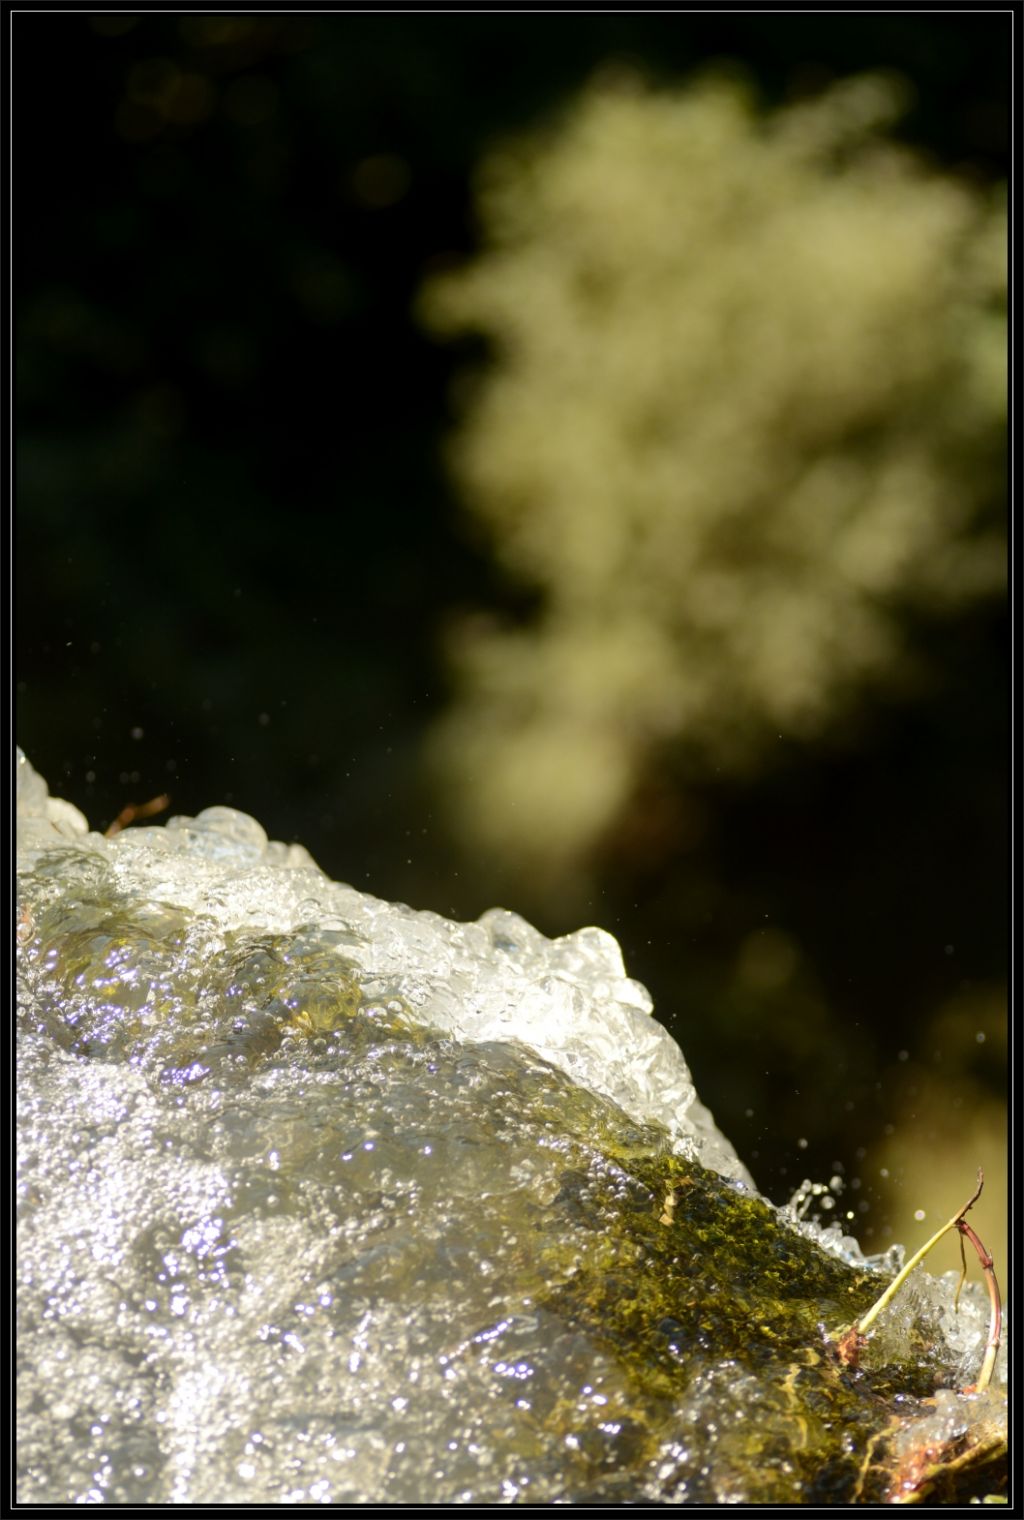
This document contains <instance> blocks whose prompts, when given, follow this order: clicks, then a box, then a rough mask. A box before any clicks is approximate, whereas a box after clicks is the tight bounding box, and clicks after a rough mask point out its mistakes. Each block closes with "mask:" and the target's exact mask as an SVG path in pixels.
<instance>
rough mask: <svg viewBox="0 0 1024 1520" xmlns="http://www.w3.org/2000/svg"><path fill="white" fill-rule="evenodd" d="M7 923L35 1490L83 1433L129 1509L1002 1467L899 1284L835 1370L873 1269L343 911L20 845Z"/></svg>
mask: <svg viewBox="0 0 1024 1520" xmlns="http://www.w3.org/2000/svg"><path fill="white" fill-rule="evenodd" d="M18 939H19V970H20V994H21V995H20V999H19V1010H20V1012H19V1034H20V1036H21V1037H22V1041H23V1043H22V1046H21V1052H20V1059H21V1083H22V1090H21V1094H20V1097H21V1107H22V1114H23V1117H22V1130H23V1144H22V1157H23V1161H22V1165H23V1179H22V1191H21V1208H22V1231H23V1249H22V1252H21V1266H22V1269H23V1282H22V1287H21V1290H20V1305H21V1309H22V1313H23V1317H24V1324H25V1333H24V1336H23V1347H24V1348H25V1349H24V1355H25V1360H26V1370H25V1372H24V1378H23V1382H24V1388H25V1397H26V1400H27V1407H29V1409H30V1410H32V1409H38V1410H40V1411H42V1410H49V1411H50V1413H49V1415H48V1417H47V1419H46V1420H45V1421H42V1423H40V1421H39V1420H37V1419H36V1417H35V1416H34V1415H31V1414H30V1417H29V1418H27V1420H26V1422H25V1424H24V1427H23V1429H24V1441H23V1479H22V1491H23V1494H24V1497H25V1499H26V1500H27V1501H28V1502H52V1501H60V1502H75V1501H82V1498H83V1495H88V1494H90V1493H93V1492H94V1490H95V1484H94V1482H93V1479H92V1477H91V1476H90V1475H91V1474H93V1473H94V1472H95V1471H96V1470H97V1464H99V1463H100V1458H101V1456H103V1454H104V1453H105V1454H106V1457H107V1459H108V1461H107V1468H106V1469H105V1471H107V1472H108V1480H107V1481H106V1487H105V1488H104V1492H103V1495H102V1497H103V1499H104V1500H105V1501H109V1502H117V1503H129V1504H132V1503H145V1502H161V1501H163V1502H208V1503H210V1502H221V1503H223V1502H238V1503H246V1502H257V1501H260V1500H262V1501H270V1502H285V1501H289V1502H295V1495H297V1494H299V1493H302V1494H304V1495H306V1496H309V1495H312V1496H313V1497H316V1496H317V1495H320V1496H321V1499H322V1496H323V1495H326V1496H327V1499H328V1502H336V1503H348V1502H364V1503H365V1502H374V1501H381V1502H386V1503H410V1502H421V1501H422V1499H423V1496H424V1493H425V1492H429V1494H430V1496H431V1498H432V1500H433V1501H434V1502H438V1503H456V1502H479V1503H485V1504H486V1503H500V1502H515V1501H517V1500H518V1501H533V1502H541V1503H559V1502H561V1503H565V1502H570V1503H584V1502H592V1503H655V1504H675V1503H700V1504H720V1503H728V1502H739V1503H762V1504H795V1503H806V1504H815V1505H822V1504H851V1503H869V1504H873V1503H879V1502H883V1501H893V1500H897V1499H898V1500H900V1501H901V1502H914V1501H917V1502H922V1501H925V1502H929V1501H930V1502H940V1503H947V1502H959V1501H960V1499H962V1498H963V1497H965V1496H966V1497H971V1496H978V1497H983V1496H985V1495H987V1494H992V1493H998V1492H999V1490H1000V1486H1001V1484H1002V1483H1003V1482H1004V1477H1005V1419H1004V1417H1003V1416H1002V1413H1001V1409H1000V1406H999V1403H998V1399H997V1398H995V1397H994V1396H988V1397H987V1399H986V1400H983V1401H981V1402H980V1403H979V1404H978V1405H977V1406H975V1405H972V1404H971V1402H970V1400H969V1399H964V1398H961V1397H960V1396H959V1395H956V1394H955V1393H952V1392H949V1393H939V1392H938V1391H939V1390H943V1389H955V1388H956V1387H957V1386H958V1382H960V1381H962V1380H963V1379H962V1375H961V1374H962V1369H961V1368H959V1367H958V1365H957V1358H956V1357H955V1355H954V1354H953V1353H952V1351H951V1349H950V1347H949V1346H948V1345H947V1343H946V1342H945V1340H944V1338H943V1336H942V1334H941V1331H940V1329H939V1327H938V1325H937V1324H936V1323H935V1322H934V1316H933V1315H932V1316H931V1317H930V1316H929V1312H928V1311H927V1308H926V1307H922V1309H921V1311H920V1312H919V1313H917V1314H916V1315H912V1316H910V1317H909V1318H907V1319H905V1320H904V1321H903V1327H902V1330H901V1332H900V1334H899V1335H898V1336H894V1334H893V1333H891V1331H890V1333H888V1334H885V1333H880V1334H879V1335H878V1336H877V1338H874V1339H873V1340H872V1342H871V1343H870V1344H869V1346H868V1348H867V1350H866V1351H865V1354H864V1356H863V1358H862V1361H861V1365H860V1366H859V1367H857V1368H851V1367H848V1366H845V1365H843V1363H842V1362H841V1361H840V1360H839V1358H838V1357H837V1355H836V1354H835V1350H834V1347H833V1344H832V1342H833V1341H834V1338H835V1336H836V1334H837V1332H838V1331H839V1330H840V1329H841V1328H843V1327H845V1326H848V1325H849V1324H851V1323H852V1322H853V1321H854V1320H855V1319H856V1318H857V1317H858V1316H859V1315H861V1314H863V1312H864V1311H865V1310H866V1309H867V1308H868V1306H869V1305H870V1303H871V1302H872V1301H873V1300H874V1299H875V1298H876V1297H877V1295H878V1293H879V1291H880V1289H881V1287H882V1286H883V1283H884V1279H882V1278H880V1276H879V1274H878V1273H877V1272H875V1271H872V1270H870V1269H869V1268H868V1267H867V1266H864V1267H854V1266H850V1265H848V1264H846V1263H845V1262H843V1261H842V1260H840V1259H838V1258H837V1257H834V1256H831V1255H829V1254H826V1253H825V1252H824V1251H823V1250H822V1249H821V1248H820V1247H819V1246H818V1245H817V1244H816V1243H815V1242H814V1241H812V1240H810V1239H807V1238H805V1237H804V1236H802V1235H800V1234H799V1233H797V1232H796V1231H795V1230H794V1229H793V1228H792V1227H790V1226H789V1225H788V1224H787V1223H786V1222H784V1221H783V1220H782V1219H781V1218H780V1217H779V1215H778V1214H777V1213H776V1211H775V1210H773V1209H772V1208H771V1207H770V1206H768V1205H767V1204H766V1203H764V1202H763V1201H762V1200H761V1199H759V1198H757V1197H756V1196H754V1195H753V1194H752V1193H751V1192H750V1191H749V1190H746V1189H744V1188H743V1186H742V1185H737V1184H736V1183H733V1182H730V1181H727V1180H725V1179H724V1178H722V1177H721V1176H719V1175H718V1174H717V1173H715V1172H711V1171H709V1170H707V1169H706V1168H704V1167H702V1166H701V1165H699V1164H698V1163H697V1162H696V1161H692V1160H688V1159H686V1158H685V1157H684V1156H682V1155H680V1154H679V1153H678V1152H677V1151H675V1150H673V1149H672V1147H671V1145H670V1143H669V1140H668V1137H667V1136H666V1134H665V1133H664V1132H663V1131H662V1130H660V1129H658V1128H655V1127H650V1126H644V1125H641V1124H638V1123H636V1122H634V1121H632V1120H631V1119H630V1118H629V1117H628V1116H627V1115H626V1114H625V1113H624V1112H623V1111H622V1110H621V1109H619V1108H617V1107H616V1106H615V1105H614V1104H612V1103H611V1102H609V1101H608V1100H607V1099H605V1098H603V1097H600V1096H597V1095H595V1094H594V1093H591V1092H590V1091H588V1090H587V1089H585V1088H583V1087H581V1086H579V1085H577V1084H575V1083H573V1082H572V1081H571V1080H570V1079H569V1078H568V1077H567V1076H566V1075H564V1074H563V1073H561V1072H559V1071H556V1070H555V1069H554V1068H552V1067H551V1066H550V1065H548V1064H546V1063H545V1062H543V1061H541V1060H540V1059H539V1058H538V1057H537V1056H536V1055H535V1054H534V1053H533V1052H532V1051H530V1050H528V1049H526V1048H525V1047H523V1046H521V1045H518V1044H517V1043H516V1042H515V1041H514V1040H510V1041H508V1042H493V1041H492V1042H485V1043H476V1044H474V1043H468V1042H467V1043H462V1042H459V1041H456V1040H452V1039H442V1038H439V1037H438V1036H437V1035H436V1034H435V1033H434V1032H432V1031H431V1029H430V1027H429V1021H428V1019H427V1018H426V1017H425V1016H424V1015H423V1014H422V1013H417V1014H416V1015H415V1016H414V1014H413V1012H412V1011H411V1009H410V1006H409V1004H408V1003H406V1002H405V1001H403V998H402V995H401V988H400V987H399V986H396V985H394V984H390V985H387V986H385V985H384V984H383V983H382V982H380V981H379V980H374V978H372V977H368V976H367V975H365V974H364V973H360V972H358V971H357V970H356V968H355V966H354V964H353V961H352V959H351V958H350V957H349V956H348V955H347V953H346V937H345V934H344V932H343V931H337V932H326V931H324V930H322V929H318V928H317V927H316V926H315V925H306V926H304V927H302V928H300V929H298V930H296V931H294V932H292V933H290V934H281V933H276V934H271V933H267V932H262V931H256V930H251V929H245V928H239V929H225V928H224V927H223V925H221V926H220V927H218V926H217V925H216V924H215V923H213V922H212V921H211V920H209V919H207V918H204V916H203V914H201V913H196V912H192V911H189V910H187V909H185V908H183V907H180V906H174V905H169V904H163V903H158V902H153V901H151V900H150V901H146V902H141V903H140V902H138V901H135V900H132V898H131V896H130V894H125V893H124V892H123V891H122V890H121V889H120V887H119V884H118V883H116V882H114V881H113V880H112V879H111V878H109V877H104V875H103V873H102V871H101V872H100V873H99V874H98V875H97V872H96V870H95V869H94V867H93V866H92V865H91V864H90V863H89V862H87V863H86V870H85V873H84V876H81V877H79V878H77V879H76V878H75V876H74V872H73V870H72V869H70V868H69V863H68V860H67V859H64V861H63V864H61V865H60V868H59V870H58V869H55V868H54V867H53V862H52V861H51V864H50V868H47V865H46V861H45V859H44V861H42V862H37V864H36V868H35V869H34V870H33V871H32V872H30V873H26V874H25V876H24V877H23V880H22V902H21V916H20V919H19V930H18ZM55 1305H56V1306H57V1309H56V1310H55V1308H54V1306H55ZM58 1310H59V1312H57V1311H58ZM55 1337H57V1340H56V1341H55V1339H54V1338H55ZM55 1345H56V1346H57V1350H55V1349H54V1347H55ZM82 1346H87V1347H88V1348H89V1351H88V1355H87V1356H86V1355H85V1354H84V1353H83V1352H82V1351H81V1347H82ZM58 1352H59V1355H58ZM210 1368H215V1369H216V1371H217V1378H218V1379H219V1380H220V1381H219V1382H218V1381H216V1380H214V1382H213V1383H211V1381H210V1379H211V1374H210V1372H209V1369H210ZM54 1369H56V1371H55V1370H54ZM69 1370H70V1371H71V1372H72V1373H73V1374H74V1376H73V1377H72V1379H71V1381H70V1382H69V1380H68V1372H69ZM133 1389H134V1390H136V1392H135V1393H133V1395H132V1399H133V1401H134V1402H131V1410H135V1411H136V1413H135V1414H132V1413H131V1410H129V1412H128V1413H126V1412H125V1409H124V1407H123V1405H124V1401H125V1399H126V1398H127V1397H128V1393H127V1392H126V1390H127V1391H131V1390H133ZM186 1395H187V1397H186ZM182 1400H184V1403H182V1402H181V1401H182ZM190 1400H191V1401H192V1402H191V1403H190V1402H189V1401H190ZM936 1400H938V1402H936ZM943 1400H945V1403H943V1402H942V1401H943ZM76 1401H77V1402H76ZM79 1405H81V1408H80V1407H79ZM193 1405H194V1409H193ZM72 1406H74V1407H72ZM65 1408H66V1410H67V1411H68V1412H66V1413H64V1414H62V1413H61V1411H62V1410H65ZM175 1410H177V1411H178V1413H177V1414H174V1417H173V1419H171V1418H170V1415H169V1413H168V1411H170V1412H171V1413H172V1414H173V1412H174V1411H175ZM182 1410H186V1411H187V1410H192V1411H193V1412H192V1413H191V1414H188V1413H185V1414H183V1413H181V1411H182ZM138 1411H145V1412H146V1417H145V1418H146V1423H145V1432H146V1434H145V1436H143V1434H142V1428H141V1427H140V1426H139V1424H138V1421H139V1419H141V1418H142V1416H141V1415H140V1414H138ZM174 1420H178V1421H179V1425H181V1426H182V1428H178V1427H176V1426H175V1424H174ZM182 1422H183V1424H182ZM36 1425H38V1426H39V1428H38V1430H36ZM94 1429H95V1430H96V1431H99V1432H101V1433H102V1434H101V1436H97V1437H95V1439H94V1437H93V1436H92V1435H88V1434H83V1432H88V1431H92V1430H94ZM33 1432H34V1433H33ZM140 1441H141V1442H142V1444H143V1445H144V1446H145V1448H146V1452H147V1455H146V1458H145V1461H142V1460H141V1459H139V1457H138V1449H139V1443H140ZM97 1442H100V1445H102V1448H103V1450H102V1452H101V1451H100V1446H98V1445H97ZM175 1443H177V1444H175ZM94 1448H95V1449H94ZM337 1451H343V1452H348V1453H350V1455H349V1456H348V1457H346V1458H345V1460H344V1461H339V1459H338V1458H336V1457H334V1456H332V1453H334V1452H337ZM101 1465H102V1464H101ZM79 1468H81V1477H80V1479H79V1478H78V1477H77V1476H76V1474H77V1473H78V1470H79ZM139 1472H142V1473H143V1474H144V1476H143V1477H138V1476H137V1474H138V1473H139ZM182 1473H184V1474H185V1475H186V1476H185V1477H182V1476H181V1475H182ZM90 1485H92V1486H90ZM951 1495H952V1496H954V1497H953V1498H950V1497H949V1496H951ZM90 1502H93V1501H90Z"/></svg>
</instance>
